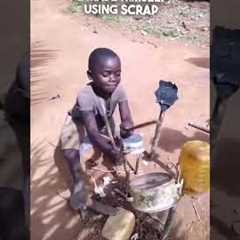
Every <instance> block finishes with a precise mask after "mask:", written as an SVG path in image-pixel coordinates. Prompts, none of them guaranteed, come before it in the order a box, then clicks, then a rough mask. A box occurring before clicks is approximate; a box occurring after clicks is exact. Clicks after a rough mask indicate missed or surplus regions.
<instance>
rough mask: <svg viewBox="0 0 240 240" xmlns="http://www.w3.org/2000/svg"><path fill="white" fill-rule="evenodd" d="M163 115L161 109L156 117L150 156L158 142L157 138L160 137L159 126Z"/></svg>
mask: <svg viewBox="0 0 240 240" xmlns="http://www.w3.org/2000/svg"><path fill="white" fill-rule="evenodd" d="M164 116H165V114H164V112H163V111H162V110H161V112H160V114H159V117H158V121H157V125H156V129H155V133H154V137H153V141H152V145H151V150H150V158H151V157H152V156H153V154H154V153H155V152H156V148H157V145H158V142H159V139H160V128H161V126H162V123H163V119H164Z"/></svg>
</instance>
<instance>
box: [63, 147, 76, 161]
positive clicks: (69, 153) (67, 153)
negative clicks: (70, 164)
mask: <svg viewBox="0 0 240 240" xmlns="http://www.w3.org/2000/svg"><path fill="white" fill-rule="evenodd" d="M63 156H64V158H66V159H70V160H75V159H78V160H79V151H78V150H76V149H65V150H63Z"/></svg>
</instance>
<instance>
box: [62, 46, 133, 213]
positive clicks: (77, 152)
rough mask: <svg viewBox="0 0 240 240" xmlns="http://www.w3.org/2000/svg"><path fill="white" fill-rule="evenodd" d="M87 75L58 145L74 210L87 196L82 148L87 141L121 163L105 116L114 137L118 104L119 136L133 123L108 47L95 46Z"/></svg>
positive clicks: (82, 205)
mask: <svg viewBox="0 0 240 240" xmlns="http://www.w3.org/2000/svg"><path fill="white" fill-rule="evenodd" d="M87 76H88V79H89V80H90V83H88V84H87V86H86V87H85V88H83V89H82V90H81V91H80V92H79V94H78V96H77V101H76V104H75V105H74V107H73V109H72V111H71V112H70V113H69V114H68V116H67V118H66V121H65V124H64V127H63V129H62V133H61V149H62V151H63V154H64V158H65V159H66V161H67V163H68V167H69V170H70V173H71V175H72V178H73V189H72V195H71V198H70V206H71V207H72V208H73V209H75V210H77V209H81V208H85V207H86V201H87V197H88V196H87V190H86V184H85V183H84V180H83V179H84V178H83V176H82V174H81V170H82V169H81V167H80V166H81V165H80V161H83V157H82V156H83V155H84V151H85V150H84V148H85V149H86V147H87V146H88V147H89V144H90V146H93V147H96V148H97V149H98V150H100V151H101V152H102V153H103V154H105V155H106V156H108V157H109V158H110V159H111V160H112V162H113V164H120V160H121V151H120V149H119V148H118V147H116V146H113V144H112V143H111V142H110V141H109V136H108V135H109V134H108V133H109V132H108V131H107V130H106V127H107V126H106V118H107V119H108V121H107V122H109V125H110V128H111V130H112V133H113V136H114V137H115V136H116V135H115V131H114V121H113V113H114V110H115V108H116V106H117V105H118V107H119V112H120V118H121V124H120V135H121V137H122V138H125V137H128V136H130V135H131V132H130V131H127V130H125V129H129V128H131V127H132V126H133V121H132V117H131V113H130V109H129V106H128V100H127V96H126V94H125V92H124V90H123V88H122V86H121V85H120V84H119V83H120V81H121V62H120V58H119V57H118V55H117V54H116V53H115V52H113V51H112V50H110V49H107V48H98V49H95V50H94V51H93V52H92V53H91V54H90V56H89V61H88V71H87ZM107 125H108V124H107Z"/></svg>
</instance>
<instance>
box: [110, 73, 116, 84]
mask: <svg viewBox="0 0 240 240" xmlns="http://www.w3.org/2000/svg"><path fill="white" fill-rule="evenodd" d="M110 82H116V76H115V75H114V74H111V75H110Z"/></svg>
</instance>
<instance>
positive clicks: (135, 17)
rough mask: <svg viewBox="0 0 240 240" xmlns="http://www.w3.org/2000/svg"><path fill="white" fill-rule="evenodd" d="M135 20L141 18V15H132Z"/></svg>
mask: <svg viewBox="0 0 240 240" xmlns="http://www.w3.org/2000/svg"><path fill="white" fill-rule="evenodd" d="M133 18H134V19H135V20H141V19H142V18H143V17H142V16H134V17H133Z"/></svg>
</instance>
